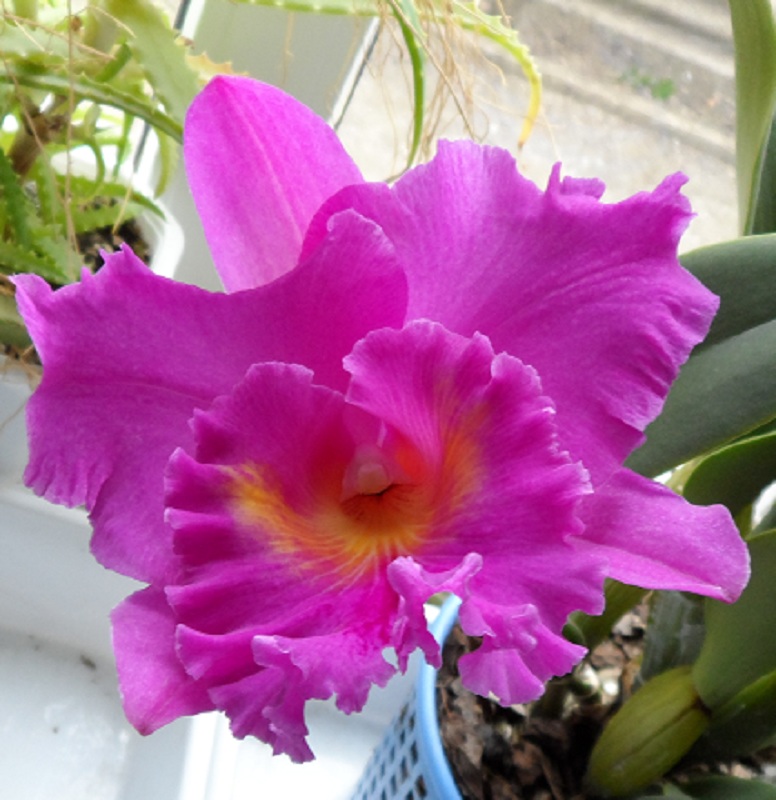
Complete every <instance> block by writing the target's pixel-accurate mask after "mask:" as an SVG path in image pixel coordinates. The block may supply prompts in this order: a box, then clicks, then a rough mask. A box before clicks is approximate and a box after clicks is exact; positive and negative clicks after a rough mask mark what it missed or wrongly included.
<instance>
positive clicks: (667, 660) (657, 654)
mask: <svg viewBox="0 0 776 800" xmlns="http://www.w3.org/2000/svg"><path fill="white" fill-rule="evenodd" d="M704 631H705V627H704V620H703V598H701V597H698V596H697V595H690V594H683V593H682V592H657V593H656V595H655V596H654V600H653V603H652V610H651V613H650V615H649V624H648V625H647V631H646V636H645V640H644V656H643V660H642V662H641V669H640V671H639V680H640V681H642V680H643V681H647V680H649V679H650V678H653V677H654V676H655V675H659V674H660V673H662V672H665V671H666V670H668V669H671V668H673V667H678V666H680V665H682V664H692V663H693V662H694V661H695V659H696V658H697V657H698V653H699V651H700V649H701V647H702V645H703V636H704Z"/></svg>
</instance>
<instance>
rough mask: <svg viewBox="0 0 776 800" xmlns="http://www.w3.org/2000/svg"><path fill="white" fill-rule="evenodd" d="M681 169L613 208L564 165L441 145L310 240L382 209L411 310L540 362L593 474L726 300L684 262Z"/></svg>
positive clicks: (601, 471)
mask: <svg viewBox="0 0 776 800" xmlns="http://www.w3.org/2000/svg"><path fill="white" fill-rule="evenodd" d="M684 180H685V179H684V178H683V177H682V176H681V175H675V176H673V177H671V178H668V179H667V180H666V181H665V182H664V183H663V184H662V185H661V186H659V187H658V188H657V189H656V190H655V191H654V192H652V193H643V194H639V195H636V196H634V197H632V198H630V199H628V200H626V201H624V202H622V203H617V204H614V205H610V204H604V203H601V202H600V201H599V197H600V195H601V193H602V191H603V185H602V184H601V183H600V182H599V181H590V180H582V181H579V180H571V179H568V178H567V179H564V180H561V179H560V177H559V173H558V170H557V169H556V171H555V172H554V173H553V175H552V177H551V179H550V183H549V186H548V188H547V191H546V192H543V191H540V190H539V189H538V188H537V187H536V186H535V185H534V184H533V183H531V182H530V181H528V180H527V179H525V178H523V177H522V176H521V175H520V174H519V173H518V171H517V168H516V166H515V162H514V159H513V158H512V156H511V155H510V154H509V153H507V152H506V151H502V150H499V149H496V148H484V147H479V146H477V145H475V144H473V143H471V142H464V141H460V142H452V143H450V142H442V143H440V146H439V152H438V154H437V156H436V157H435V158H434V159H433V160H432V161H431V162H430V163H429V164H427V165H424V166H422V167H418V168H416V169H414V170H412V171H410V172H409V173H407V174H406V175H405V176H404V177H403V178H402V179H401V180H399V181H398V182H397V184H396V186H395V188H394V191H393V193H389V192H388V191H386V188H385V187H384V186H378V185H364V186H353V187H348V188H345V189H343V190H342V191H341V192H340V193H338V194H337V195H335V196H334V197H333V198H331V199H330V200H329V201H328V202H327V203H326V204H325V205H324V206H323V207H322V209H321V211H320V212H319V214H318V215H317V216H316V218H315V219H314V220H313V223H312V225H311V228H310V230H309V232H308V241H307V242H306V244H305V247H306V248H307V247H312V246H313V244H314V243H315V242H316V241H318V240H319V239H320V237H321V236H323V235H324V234H325V220H326V218H327V215H329V214H331V213H335V212H340V211H341V210H342V209H343V208H353V209H358V211H359V213H362V214H364V215H365V216H368V217H370V218H371V219H374V220H375V221H377V222H378V223H379V225H380V226H381V227H382V229H383V230H384V231H385V233H386V235H387V236H388V237H389V238H390V240H391V241H392V242H393V243H394V245H395V246H396V248H397V252H398V253H399V256H400V259H401V261H402V263H403V264H404V268H405V270H406V272H407V276H408V281H409V291H410V301H409V309H408V319H417V318H428V319H433V320H434V321H437V322H440V323H441V324H443V325H444V326H445V327H447V328H448V329H449V330H452V331H455V332H457V333H460V334H463V335H464V336H471V335H473V334H474V333H475V332H480V333H483V334H485V335H487V336H488V337H489V338H490V340H491V341H492V342H493V346H494V347H495V349H496V350H497V351H498V350H502V349H503V350H505V351H506V352H508V353H510V354H511V355H514V356H516V357H518V358H519V359H520V360H522V361H523V362H524V363H526V364H530V365H531V366H533V367H534V368H536V370H537V371H538V373H539V375H540V377H541V380H542V386H543V390H544V391H545V392H546V393H547V395H548V396H550V397H552V399H553V402H554V403H555V405H556V408H557V412H558V427H559V430H560V435H561V440H562V441H563V444H564V447H566V448H568V450H569V452H570V453H571V454H572V456H573V457H574V458H577V459H579V460H581V461H582V462H583V463H584V464H585V466H586V467H587V468H588V470H589V471H590V473H591V475H592V478H593V482H594V483H598V482H600V481H603V480H605V479H606V477H607V476H608V475H609V474H610V473H611V472H613V471H614V470H615V469H617V468H618V467H619V466H620V465H621V464H622V462H623V461H624V459H625V458H626V457H627V455H628V454H629V453H630V452H631V451H632V450H633V449H634V448H636V447H637V446H638V445H639V444H640V443H641V442H642V441H643V431H644V428H645V427H646V426H647V424H648V423H649V422H651V421H652V420H653V419H654V418H655V417H656V416H657V414H658V413H659V411H660V410H661V408H662V404H663V402H664V400H665V397H666V394H667V392H668V389H669V387H670V385H671V383H672V381H673V380H674V379H675V377H676V375H677V372H678V369H679V367H680V365H681V364H682V363H683V362H684V361H685V360H686V358H687V356H688V355H689V352H690V350H691V349H692V347H693V346H694V345H695V344H697V343H698V342H699V341H700V340H701V339H702V338H703V337H704V336H705V334H706V332H707V330H708V327H709V324H710V322H711V319H712V317H713V315H714V312H715V311H716V308H717V300H716V298H715V297H714V296H713V295H711V293H710V292H708V290H706V289H705V288H704V287H703V286H702V285H701V284H700V283H699V282H698V281H697V280H695V278H693V277H692V276H691V275H690V274H689V273H687V272H686V271H685V270H683V269H682V268H681V267H680V265H679V263H678V261H677V258H676V250H677V243H678V241H679V237H680V236H681V234H682V232H683V230H684V229H685V227H686V226H687V224H688V221H689V219H690V216H691V214H690V210H689V204H688V202H687V200H686V198H684V197H683V196H682V195H681V193H680V189H681V186H682V184H683V183H684Z"/></svg>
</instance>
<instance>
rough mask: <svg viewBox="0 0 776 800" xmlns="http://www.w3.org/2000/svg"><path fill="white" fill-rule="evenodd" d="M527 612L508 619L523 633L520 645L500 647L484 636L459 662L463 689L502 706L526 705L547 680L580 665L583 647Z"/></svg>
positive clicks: (514, 628) (514, 627) (537, 694)
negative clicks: (491, 697) (479, 644)
mask: <svg viewBox="0 0 776 800" xmlns="http://www.w3.org/2000/svg"><path fill="white" fill-rule="evenodd" d="M526 612H527V613H526V614H525V615H523V616H516V617H513V618H512V619H510V620H509V625H510V627H511V628H512V629H513V630H515V631H520V632H521V633H522V634H523V637H524V639H525V641H524V642H520V646H512V647H510V646H502V647H499V646H497V644H496V643H497V641H498V640H497V639H495V638H493V637H486V638H485V639H484V640H483V643H482V646H481V647H479V648H478V649H477V650H475V651H474V652H473V653H469V654H467V655H465V656H463V657H462V658H461V659H460V660H459V662H458V667H459V669H460V672H461V679H462V681H463V684H464V686H466V687H467V688H468V689H470V690H471V691H473V692H475V693H477V694H480V695H483V696H485V697H487V696H488V694H489V693H492V694H494V695H495V696H496V697H497V698H498V699H499V702H500V703H501V704H502V705H505V706H507V705H513V704H515V703H527V702H530V701H531V700H535V699H536V698H537V697H539V696H540V695H541V694H543V693H544V690H545V684H546V682H547V681H548V680H549V679H550V678H553V677H555V676H557V675H566V674H567V673H569V672H571V670H572V669H573V667H574V666H575V665H576V664H577V663H579V661H580V660H581V659H582V657H583V656H584V655H585V652H586V650H585V648H584V647H580V646H579V645H574V644H571V643H570V642H569V641H567V640H566V639H564V638H563V637H562V636H561V635H560V634H559V633H558V632H557V631H556V632H553V631H551V630H549V628H547V627H546V626H544V625H542V624H541V622H540V621H539V620H538V619H536V618H533V619H532V616H531V614H530V613H529V612H530V609H527V610H526Z"/></svg>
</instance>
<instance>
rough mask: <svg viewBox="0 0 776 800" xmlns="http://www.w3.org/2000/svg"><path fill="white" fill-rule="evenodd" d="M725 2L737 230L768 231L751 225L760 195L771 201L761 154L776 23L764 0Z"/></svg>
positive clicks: (773, 87)
mask: <svg viewBox="0 0 776 800" xmlns="http://www.w3.org/2000/svg"><path fill="white" fill-rule="evenodd" d="M728 2H729V4H730V14H731V19H732V21H733V39H734V42H735V57H736V175H737V179H738V211H739V216H740V219H741V230H742V232H743V233H758V232H763V231H772V230H774V227H773V226H772V225H770V224H768V223H767V222H764V220H763V219H760V220H759V221H758V223H757V224H755V218H756V217H757V214H758V212H757V208H758V205H759V203H760V202H761V201H760V198H761V196H762V198H763V201H764V202H767V203H769V204H770V203H772V197H770V196H769V194H768V192H769V191H770V190H771V189H772V188H773V181H774V175H773V166H774V165H773V163H772V161H771V160H770V159H766V155H765V154H766V149H767V147H768V141H769V138H770V136H771V134H770V129H771V124H772V120H773V116H774V109H776V24H774V19H773V9H772V6H771V2H770V0H728ZM766 167H767V171H766V172H765V174H764V172H763V170H764V169H766ZM761 213H762V212H761ZM772 221H773V220H771V222H772Z"/></svg>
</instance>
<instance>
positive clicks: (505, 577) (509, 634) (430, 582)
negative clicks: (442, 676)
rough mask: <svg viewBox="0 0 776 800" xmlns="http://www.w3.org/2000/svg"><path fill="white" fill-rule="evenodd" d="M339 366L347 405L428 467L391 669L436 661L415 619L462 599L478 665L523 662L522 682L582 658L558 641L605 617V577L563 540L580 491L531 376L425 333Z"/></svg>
mask: <svg viewBox="0 0 776 800" xmlns="http://www.w3.org/2000/svg"><path fill="white" fill-rule="evenodd" d="M346 366H347V367H348V369H350V370H351V372H352V373H353V383H352V384H351V387H350V389H349V391H348V395H347V397H348V399H349V401H350V402H352V403H354V404H357V405H359V406H360V407H361V408H363V409H364V410H366V411H369V412H370V413H371V414H374V415H375V416H377V417H379V418H381V419H382V420H383V421H384V422H385V424H386V425H387V426H388V429H389V431H393V432H394V433H395V435H396V437H397V439H398V440H399V441H407V442H409V443H411V445H412V447H413V448H414V449H415V450H416V451H417V452H418V453H420V455H421V459H422V461H423V463H424V471H423V472H422V473H421V474H422V475H423V480H424V481H425V482H426V487H425V488H424V489H423V491H425V492H426V493H427V495H428V497H429V498H430V499H429V500H428V502H429V506H430V508H431V509H432V513H431V514H430V516H429V518H428V519H427V520H426V521H425V526H426V527H425V531H421V532H419V533H418V537H417V544H416V546H415V547H414V548H413V550H412V552H411V554H410V555H411V558H409V559H406V560H401V559H399V560H397V561H395V562H394V563H393V564H391V566H390V567H389V570H388V576H389V580H390V581H391V584H392V586H393V588H394V589H395V590H396V591H397V592H398V593H399V595H400V596H401V598H402V603H401V605H400V609H399V614H400V616H399V618H398V621H397V624H396V626H395V628H394V634H393V635H394V646H395V647H396V648H397V652H398V653H399V656H400V660H403V659H405V658H406V656H407V655H408V653H409V652H410V650H411V649H413V648H414V647H415V646H421V647H422V648H423V649H424V651H425V652H426V653H427V655H428V656H429V657H430V658H431V659H432V660H433V659H434V658H435V656H436V650H435V648H434V647H433V645H432V644H431V643H430V641H429V640H428V637H427V636H426V635H425V633H424V632H423V630H422V628H421V627H420V624H419V623H418V615H419V607H420V604H421V603H422V602H423V601H424V600H426V599H427V598H428V597H429V596H430V595H432V594H434V593H435V592H437V591H442V590H446V591H453V592H455V593H456V594H459V595H460V596H461V597H462V598H463V605H462V608H461V620H462V622H463V625H464V630H465V631H466V632H467V633H471V634H472V635H477V636H483V637H485V639H486V640H487V641H488V642H489V644H488V647H485V648H484V649H483V655H484V654H485V653H488V652H490V651H491V650H494V651H495V650H501V649H508V650H510V651H511V652H512V653H513V656H512V657H513V658H517V657H519V654H520V653H523V655H524V656H525V664H524V667H525V669H528V670H529V671H530V670H531V668H532V666H535V667H536V668H537V669H542V670H547V669H556V670H557V669H561V668H567V667H568V666H569V665H570V664H571V663H574V662H575V661H577V660H579V658H580V657H581V655H582V654H583V651H582V650H581V649H580V648H577V647H572V646H570V645H568V646H567V644H564V643H563V640H562V638H561V637H560V632H561V630H562V627H563V625H564V624H565V622H566V619H567V617H568V614H569V613H570V612H571V611H574V610H577V609H583V610H585V611H588V612H590V613H597V612H598V611H600V609H601V603H602V592H601V590H602V585H603V570H602V564H601V562H600V560H599V559H598V557H597V554H596V553H594V552H592V551H580V550H579V549H577V548H575V546H574V545H573V543H572V542H571V541H570V540H571V538H573V537H574V536H576V535H579V534H581V533H582V526H581V523H580V522H579V520H578V519H577V517H576V514H575V509H576V507H577V505H578V503H579V501H580V499H581V498H582V497H583V496H584V495H585V494H586V493H587V492H588V491H589V487H588V484H587V481H586V475H585V473H584V470H582V469H580V467H579V465H577V464H574V463H573V462H572V461H571V460H570V459H569V457H568V455H567V454H565V453H563V452H562V451H561V450H560V448H559V446H558V441H557V435H556V431H555V427H554V414H553V410H552V406H551V404H550V402H549V401H548V399H547V398H546V397H545V396H544V395H543V394H542V392H541V386H540V384H539V381H538V379H537V377H536V374H535V372H534V371H533V370H532V369H530V368H529V367H526V366H525V365H523V364H521V363H520V362H519V361H517V359H514V358H512V357H510V356H506V355H504V354H501V355H498V356H494V354H493V351H492V349H491V348H490V345H489V343H488V342H487V340H486V339H484V337H481V336H475V337H474V338H473V339H464V338H463V337H461V336H458V335H456V334H452V333H450V332H449V331H446V330H444V329H443V328H442V327H441V326H438V325H433V324H431V323H425V322H415V323H411V324H410V325H408V326H406V327H405V328H404V329H402V330H401V331H391V330H382V331H377V332H374V333H372V334H370V335H369V336H368V337H366V339H365V340H364V341H363V342H360V343H359V344H358V345H357V347H356V348H355V350H354V352H353V354H352V355H351V356H349V357H348V358H347V359H346ZM402 614H406V615H407V618H406V619H402V618H401V615H402ZM507 620H508V621H509V624H507ZM510 625H512V626H513V627H512V628H510ZM526 626H528V627H526ZM545 628H546V630H547V631H548V632H554V633H555V634H556V636H555V637H554V638H553V637H552V636H551V635H550V634H549V633H547V634H546V635H545V634H543V635H542V637H543V641H544V642H546V643H547V647H548V652H547V653H545V654H543V655H542V656H541V657H539V656H537V655H536V654H533V655H530V653H531V652H532V651H533V650H534V648H535V646H536V636H537V635H538V634H535V633H534V629H536V630H544V629H545ZM542 659H544V660H542ZM400 663H402V662H401V661H400ZM552 674H558V673H557V672H553V673H552ZM547 677H548V675H547V673H546V672H542V673H541V674H540V675H538V676H535V678H534V679H532V681H531V682H530V684H531V686H533V687H534V688H535V687H536V686H538V685H539V683H537V681H538V682H541V681H543V680H545V679H546V678H547ZM530 691H533V690H530ZM530 691H529V690H528V689H527V688H526V687H525V686H524V693H525V692H528V693H530ZM511 694H512V695H513V694H514V691H511ZM523 699H525V698H523Z"/></svg>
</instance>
